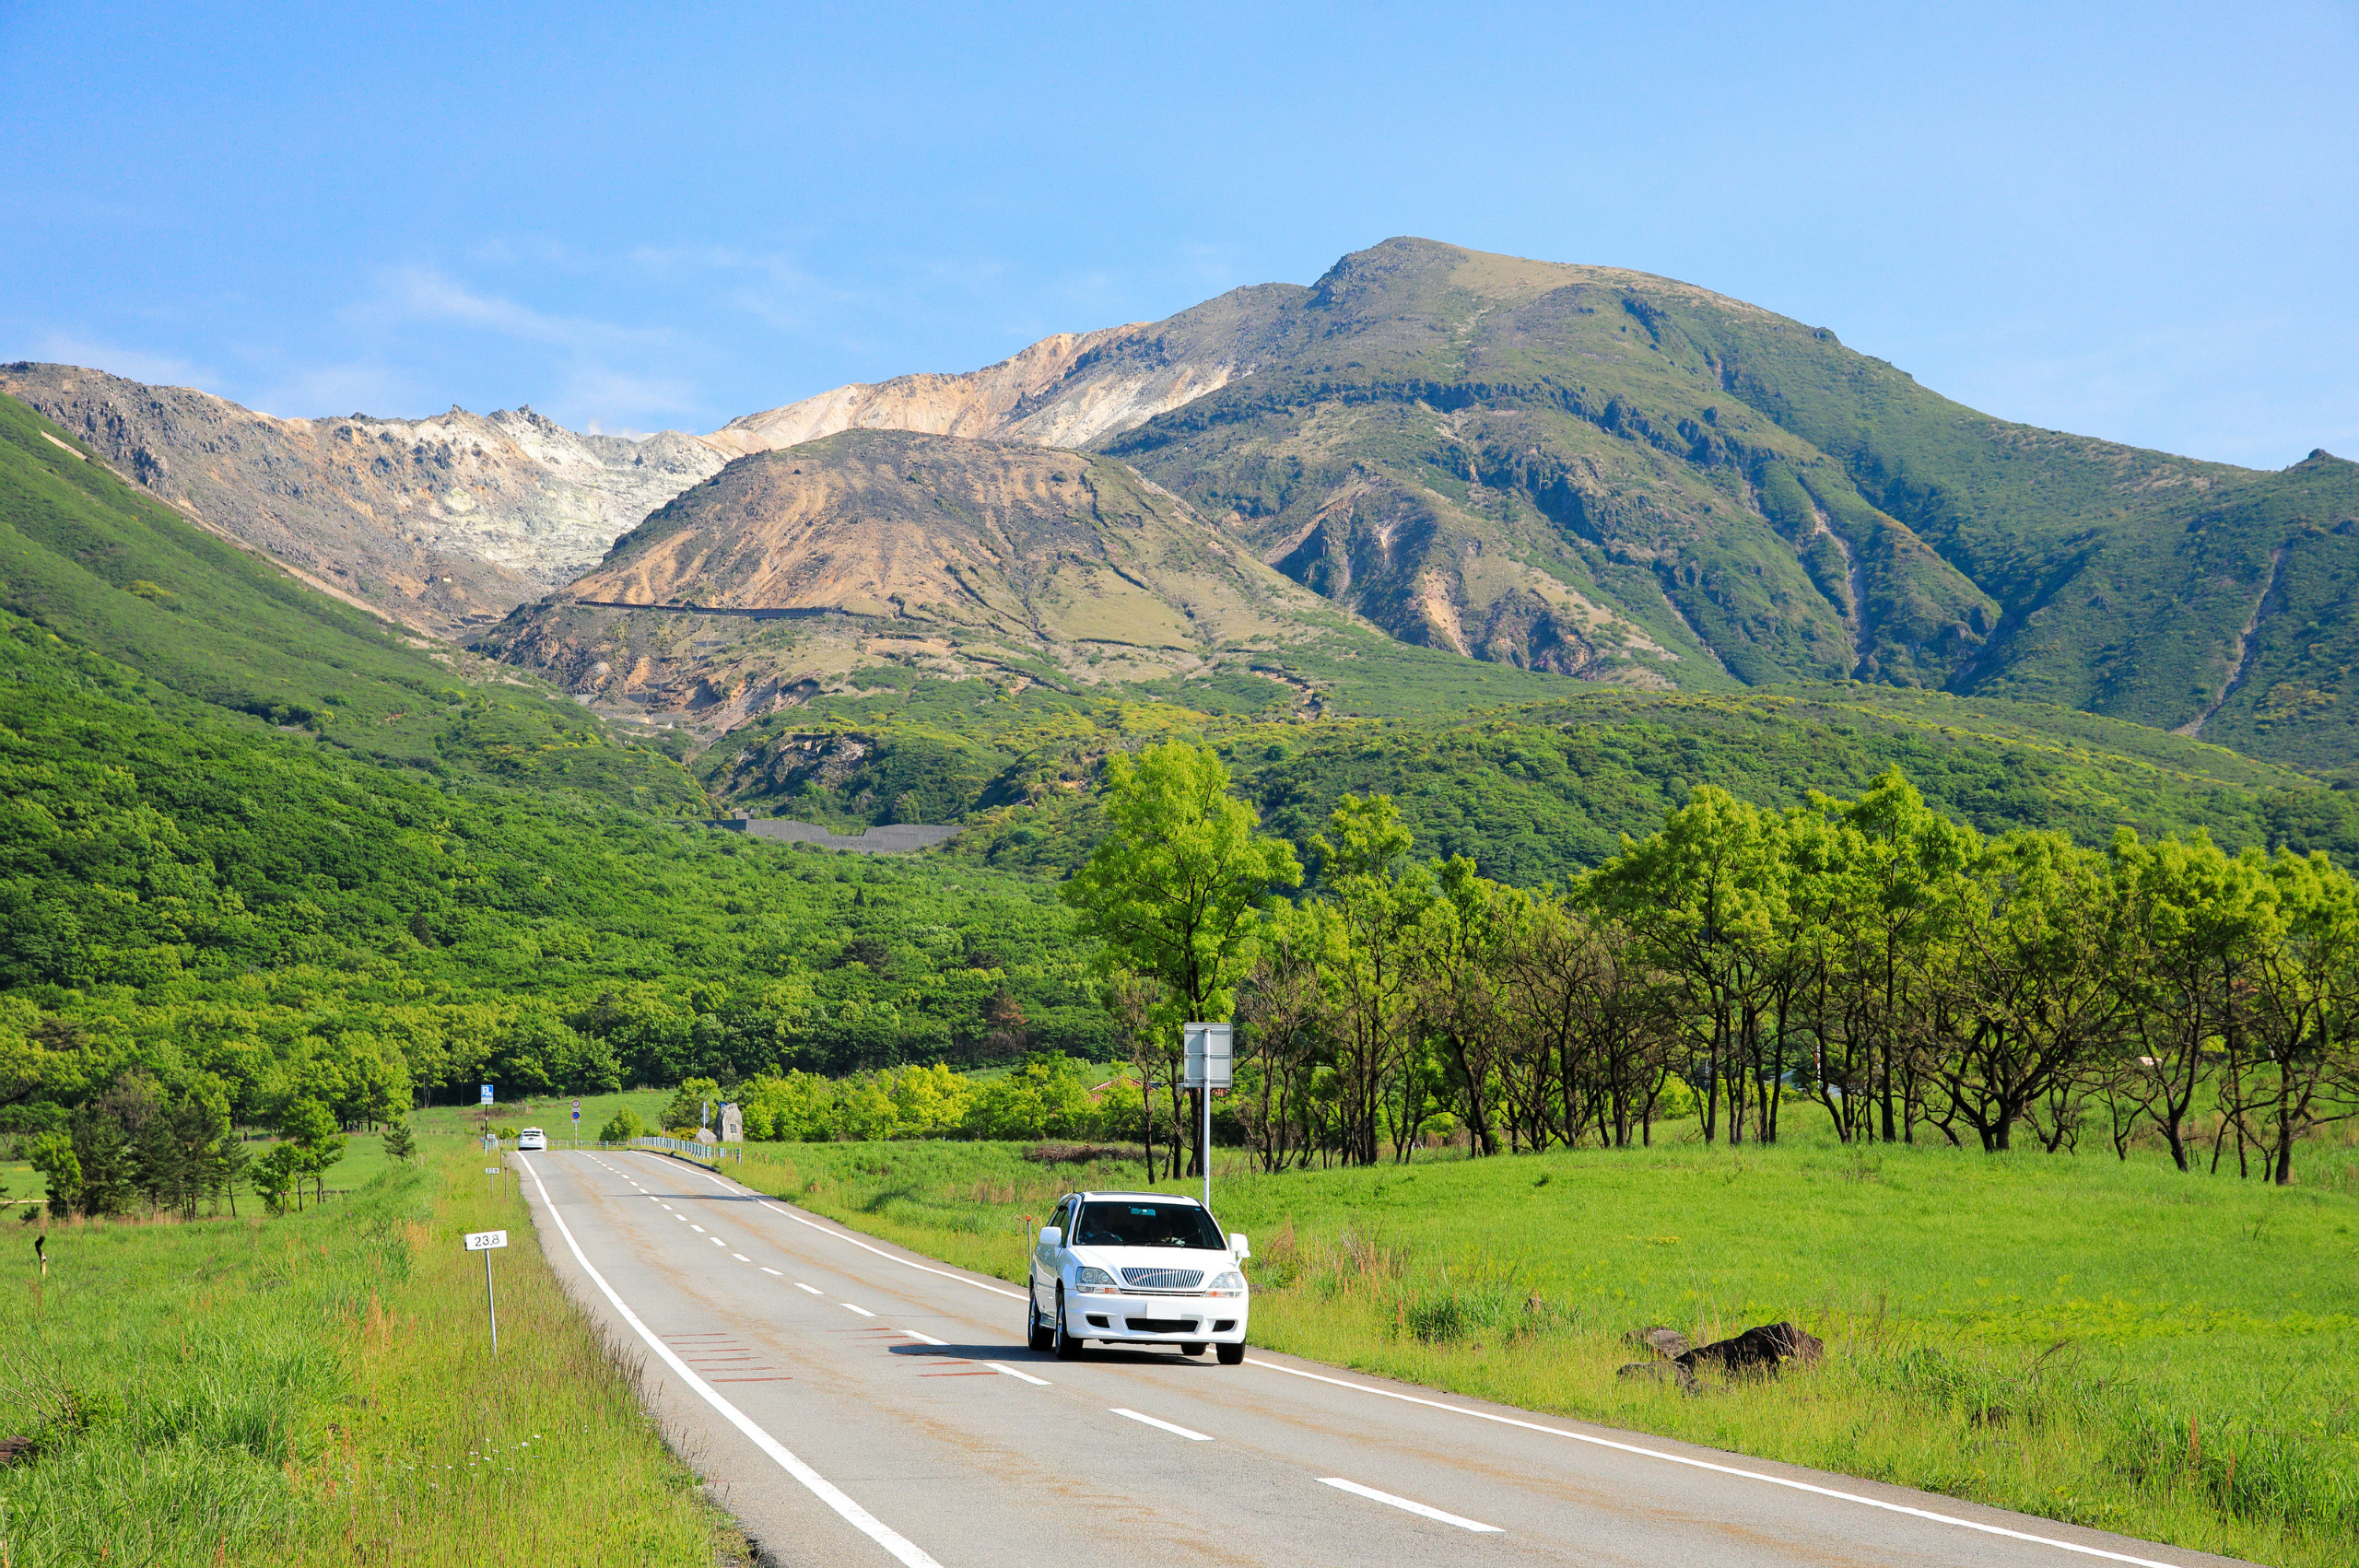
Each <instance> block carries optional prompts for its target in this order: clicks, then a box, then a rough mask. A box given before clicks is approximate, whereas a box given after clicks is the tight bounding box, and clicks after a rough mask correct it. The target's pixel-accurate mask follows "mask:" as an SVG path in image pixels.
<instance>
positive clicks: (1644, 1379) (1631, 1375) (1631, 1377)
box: [1614, 1361, 1696, 1394]
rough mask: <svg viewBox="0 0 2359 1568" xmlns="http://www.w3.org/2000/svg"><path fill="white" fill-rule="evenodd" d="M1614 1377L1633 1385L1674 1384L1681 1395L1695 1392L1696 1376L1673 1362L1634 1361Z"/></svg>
mask: <svg viewBox="0 0 2359 1568" xmlns="http://www.w3.org/2000/svg"><path fill="white" fill-rule="evenodd" d="M1614 1375H1615V1376H1616V1377H1620V1378H1624V1379H1626V1380H1628V1381H1630V1382H1633V1383H1664V1384H1674V1385H1676V1386H1677V1387H1678V1388H1679V1390H1680V1391H1681V1392H1682V1393H1685V1394H1693V1393H1694V1392H1696V1375H1695V1374H1694V1373H1693V1372H1690V1371H1689V1370H1688V1369H1687V1368H1685V1367H1684V1366H1682V1365H1680V1364H1679V1363H1677V1362H1675V1361H1634V1362H1631V1363H1629V1364H1628V1365H1626V1366H1625V1367H1623V1368H1622V1369H1621V1370H1620V1371H1619V1372H1617V1373H1615V1374H1614Z"/></svg>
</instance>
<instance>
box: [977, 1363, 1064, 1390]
mask: <svg viewBox="0 0 2359 1568" xmlns="http://www.w3.org/2000/svg"><path fill="white" fill-rule="evenodd" d="M983 1364H984V1365H985V1366H988V1367H990V1368H991V1369H992V1371H993V1372H1004V1373H1006V1374H1007V1375H1009V1376H1010V1377H1014V1378H1017V1379H1019V1380H1021V1381H1023V1382H1026V1383H1029V1384H1030V1385H1032V1387H1035V1388H1046V1387H1049V1380H1048V1379H1047V1378H1045V1377H1035V1376H1033V1375H1031V1374H1030V1373H1028V1372H1018V1371H1016V1370H1015V1368H1014V1367H1012V1366H1009V1365H1007V1364H1006V1363H1003V1362H996V1361H987V1362H985V1363H983Z"/></svg>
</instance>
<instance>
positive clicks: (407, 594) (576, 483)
mask: <svg viewBox="0 0 2359 1568" xmlns="http://www.w3.org/2000/svg"><path fill="white" fill-rule="evenodd" d="M0 392H6V393H8V394H9V395H11V396H13V397H15V398H17V399H18V400H19V401H21V402H23V403H25V404H29V405H30V406H31V407H33V408H35V409H37V410H39V411H40V412H41V414H43V415H47V416H48V417H50V418H51V419H53V420H55V421H56V422H57V423H58V424H60V425H63V426H65V427H66V428H67V429H69V430H71V431H73V432H74V433H75V434H76V435H78V436H81V437H83V438H85V439H88V441H89V442H90V443H91V444H92V445H93V446H95V447H96V448H97V449H98V450H99V451H100V452H102V453H104V454H105V455H106V457H107V459H108V461H109V462H111V464H112V465H113V466H114V468H115V469H116V470H117V472H119V473H121V474H123V476H124V477H125V478H127V479H129V480H131V481H133V482H134V483H135V484H138V485H141V486H145V487H146V488H147V489H148V490H149V491H150V492H152V493H154V494H155V495H157V496H158V497H161V498H163V499H165V500H167V501H170V503H172V504H173V505H174V506H177V507H179V508H180V509H182V510H183V511H186V512H188V513H190V514H191V515H193V516H194V517H196V518H197V519H198V520H200V521H203V522H205V523H206V524H207V525H209V526H211V527H213V528H215V529H217V530H218V531H220V532H224V533H227V534H229V535H230V536H231V537H233V538H236V539H238V540H241V541H242V542H243V543H245V544H251V545H252V546H253V547H255V548H256V549H259V550H262V551H264V552H265V553H267V554H268V555H270V556H274V557H276V559H278V560H280V561H282V562H285V563H286V564H288V566H290V567H293V568H297V569H298V570H299V571H302V572H304V573H305V574H307V575H309V576H311V577H312V578H315V579H319V580H321V581H323V582H324V583H327V584H330V585H333V586H334V587H335V588H337V589H339V590H341V591H345V592H346V593H349V594H351V595H353V596H354V597H356V598H358V599H360V600H362V601H365V602H367V603H371V604H374V605H376V606H378V607H380V608H381V609H383V610H385V611H387V612H388V613H390V614H395V615H398V616H400V617H402V618H404V619H407V620H411V621H413V622H415V623H416V624H417V625H419V626H424V627H427V628H428V629H431V630H435V631H440V632H442V633H445V634H458V633H461V632H463V631H464V630H466V629H467V628H472V627H479V626H487V625H489V624H490V623H491V622H493V621H496V620H498V619H499V616H500V615H502V614H505V613H506V612H507V611H508V610H509V609H510V607H511V606H512V605H514V604H516V603H520V602H521V601H522V600H525V599H529V598H533V597H535V596H537V595H538V594H540V593H542V592H545V591H546V590H547V589H549V588H550V587H552V586H554V585H556V584H557V583H561V582H564V581H566V580H567V579H569V578H571V577H572V576H573V575H574V574H575V573H577V572H579V571H581V569H583V568H585V567H589V566H591V565H593V564H594V563H595V562H596V561H597V559H598V558H599V556H601V555H603V554H604V552H605V550H606V549H607V547H608V546H609V545H610V544H612V543H613V541H614V539H615V537H616V535H617V534H622V533H628V532H630V530H631V529H633V528H635V527H637V526H638V525H639V523H640V520H641V519H643V518H644V517H646V515H647V514H648V512H650V511H651V510H652V509H655V508H657V507H660V506H662V505H663V503H664V502H666V501H668V500H670V499H671V498H672V497H674V496H676V495H678V494H679V493H680V492H681V491H682V490H684V489H686V488H687V487H688V486H690V485H693V484H696V483H697V482H698V481H699V480H701V479H704V478H707V477H709V476H710V474H713V473H714V472H716V471H717V470H718V469H719V468H720V467H721V466H722V463H723V462H726V461H727V460H726V458H725V457H724V456H723V455H722V453H721V452H719V451H715V450H713V449H712V448H710V447H709V446H707V445H705V444H704V443H702V442H700V441H698V440H697V439H695V438H693V437H690V436H684V435H681V434H679V433H678V432H676V431H665V432H663V433H662V434H659V435H654V436H650V437H648V438H646V439H643V440H627V439H622V438H619V437H613V436H593V435H581V434H579V433H577V432H575V431H572V430H569V429H566V428H565V427H562V426H560V425H557V424H556V423H554V422H553V421H551V420H548V419H546V418H544V417H543V416H541V415H537V414H535V413H534V412H533V411H532V410H531V409H529V408H519V409H510V410H503V411H501V412H499V413H497V414H492V415H476V414H469V413H467V412H465V411H464V410H463V409H457V408H453V409H452V410H451V412H450V413H448V414H445V415H437V416H435V417H432V418H428V419H375V418H370V417H368V416H366V415H352V416H351V417H349V418H344V419H279V418H275V417H273V416H272V415H267V414H257V413H255V412H253V411H252V410H251V409H247V408H241V407H240V406H239V405H238V404H234V403H230V402H229V401H228V400H227V399H224V398H219V397H216V396H214V395H213V394H211V393H210V392H197V391H194V390H192V389H190V388H186V387H152V386H147V385H144V384H143V383H141V382H138V381H133V380H124V379H123V377H120V376H111V375H108V374H106V373H104V372H103V371H99V370H86V369H77V368H76V367H74V366H70V365H44V364H30V363H20V364H14V365H8V366H6V367H0Z"/></svg>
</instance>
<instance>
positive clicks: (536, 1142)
mask: <svg viewBox="0 0 2359 1568" xmlns="http://www.w3.org/2000/svg"><path fill="white" fill-rule="evenodd" d="M548 1146H549V1140H548V1134H546V1133H545V1132H543V1131H542V1130H541V1129H539V1128H537V1127H528V1128H526V1129H524V1130H523V1131H522V1132H520V1133H518V1134H517V1135H516V1147H517V1148H518V1149H520V1150H522V1149H546V1148H547V1147H548Z"/></svg>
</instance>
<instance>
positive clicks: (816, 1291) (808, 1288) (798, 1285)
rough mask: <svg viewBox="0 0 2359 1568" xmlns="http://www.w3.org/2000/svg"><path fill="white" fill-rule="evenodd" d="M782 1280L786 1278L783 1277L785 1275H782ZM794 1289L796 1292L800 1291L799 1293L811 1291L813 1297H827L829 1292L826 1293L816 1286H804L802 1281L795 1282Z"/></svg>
mask: <svg viewBox="0 0 2359 1568" xmlns="http://www.w3.org/2000/svg"><path fill="white" fill-rule="evenodd" d="M780 1278H784V1276H783V1275H781V1276H780ZM794 1288H795V1289H796V1290H798V1291H809V1292H810V1293H812V1294H813V1295H815V1296H823V1295H826V1294H827V1292H825V1291H823V1290H821V1289H820V1288H819V1287H818V1286H816V1285H806V1284H804V1282H803V1281H800V1280H797V1281H794Z"/></svg>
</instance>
